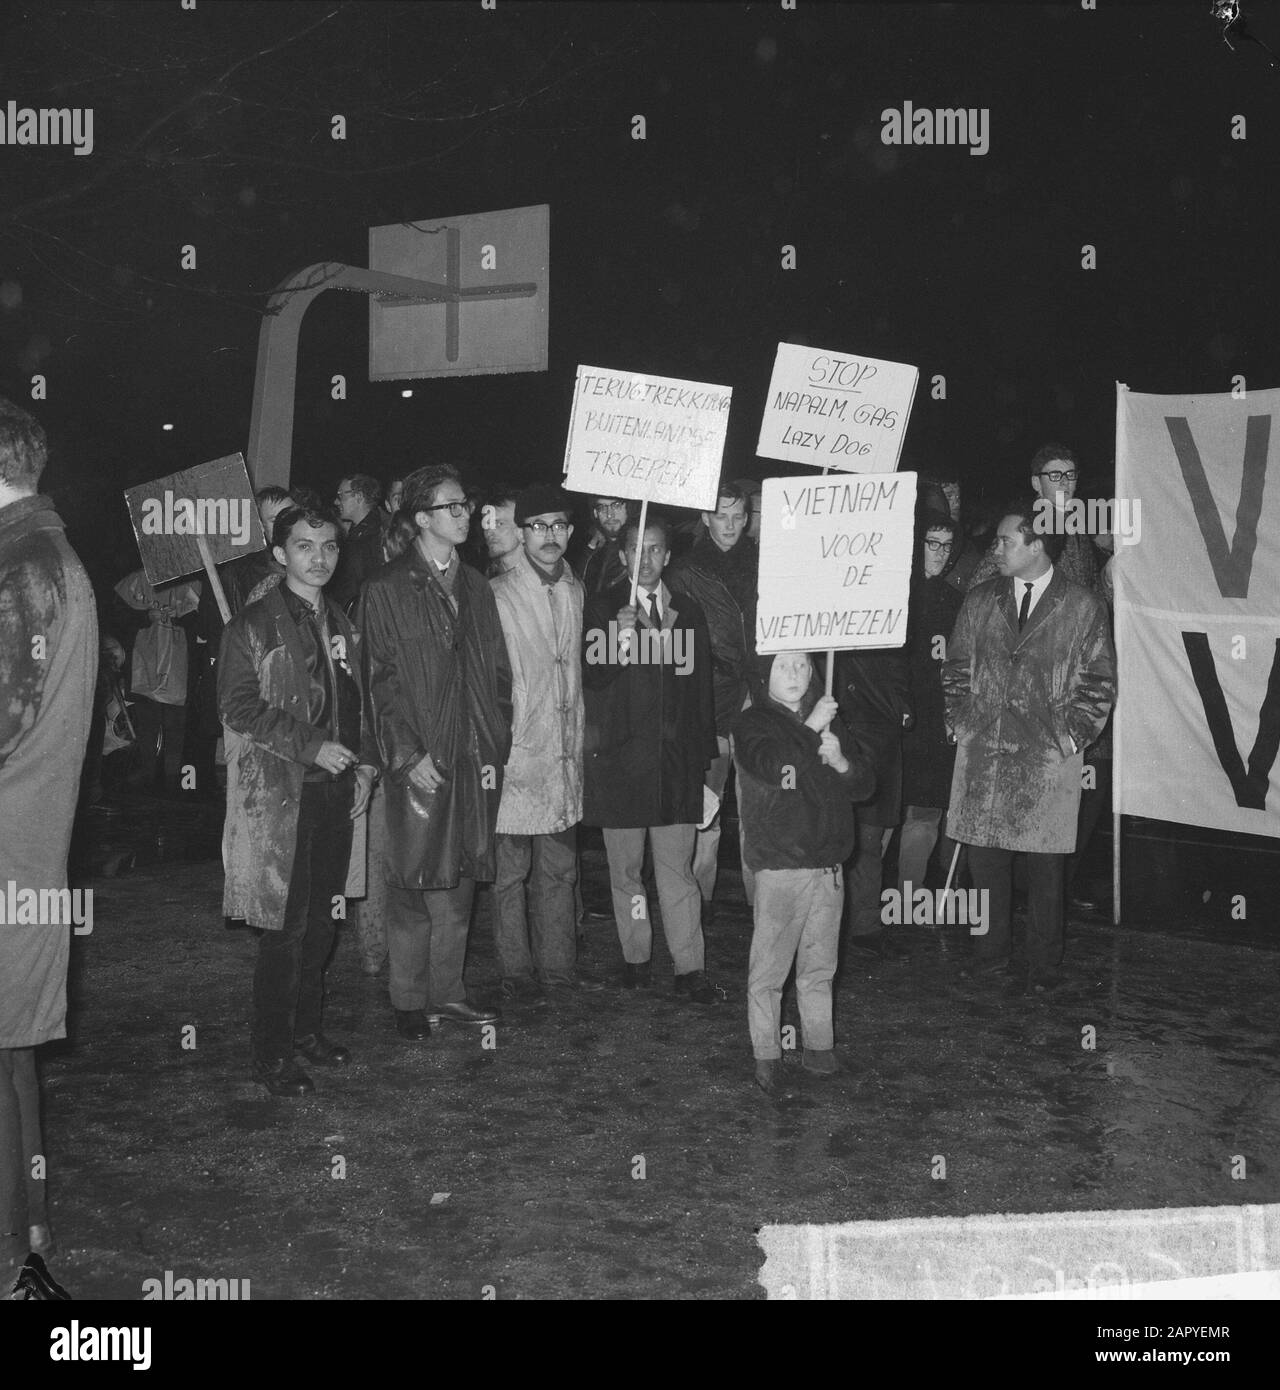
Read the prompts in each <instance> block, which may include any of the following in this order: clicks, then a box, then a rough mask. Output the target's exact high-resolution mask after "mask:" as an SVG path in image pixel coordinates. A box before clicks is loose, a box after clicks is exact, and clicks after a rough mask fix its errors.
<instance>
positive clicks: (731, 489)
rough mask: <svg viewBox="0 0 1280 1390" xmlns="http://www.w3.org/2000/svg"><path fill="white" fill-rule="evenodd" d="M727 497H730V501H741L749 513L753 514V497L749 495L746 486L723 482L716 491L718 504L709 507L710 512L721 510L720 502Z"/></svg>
mask: <svg viewBox="0 0 1280 1390" xmlns="http://www.w3.org/2000/svg"><path fill="white" fill-rule="evenodd" d="M725 497H727V498H728V499H729V501H730V503H734V502H741V503H742V505H743V506H744V507H745V508H746V509H747V515H748V516H750V515H751V498H750V497H748V496H747V490H746V488H744V487H741V486H740V485H739V484H738V483H721V484H720V487H719V490H718V491H717V492H716V504H715V506H714V507H708V508H707V511H708V513H712V514H714V513H715V512H718V511H719V510H720V502H721V500H722V499H723V498H725Z"/></svg>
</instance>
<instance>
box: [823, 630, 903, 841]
mask: <svg viewBox="0 0 1280 1390" xmlns="http://www.w3.org/2000/svg"><path fill="white" fill-rule="evenodd" d="M832 693H833V694H834V695H835V697H836V699H837V700H838V701H839V702H840V716H841V718H842V719H843V720H844V722H845V725H846V726H847V727H848V730H849V732H850V733H851V734H852V735H853V738H854V742H855V743H856V744H857V745H858V747H859V748H860V749H861V750H862V751H863V752H864V753H865V754H866V755H867V756H869V757H870V759H871V765H872V767H873V768H874V769H875V777H876V787H875V795H874V798H873V799H871V800H870V801H868V802H867V803H866V804H865V805H859V807H858V815H859V816H860V817H861V818H862V819H863V820H865V821H866V822H867V823H869V824H871V825H881V826H888V825H897V824H898V822H899V821H900V820H901V818H902V731H903V729H904V728H905V727H906V726H907V724H909V723H910V721H911V673H910V669H909V668H908V665H907V658H906V656H905V654H904V653H903V652H902V651H901V650H885V651H849V652H840V653H839V654H838V655H837V656H836V672H835V681H834V682H833V687H832Z"/></svg>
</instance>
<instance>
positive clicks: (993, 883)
mask: <svg viewBox="0 0 1280 1390" xmlns="http://www.w3.org/2000/svg"><path fill="white" fill-rule="evenodd" d="M1063 540H1064V537H1063V536H1062V535H1061V534H1055V533H1053V532H1047V533H1041V532H1039V531H1037V529H1036V513H1035V511H1034V508H1033V506H1032V504H1031V503H1029V502H1027V503H1016V504H1014V505H1012V506H1010V507H1008V508H1006V510H1005V515H1004V516H1003V517H1002V518H1001V521H1000V525H999V528H998V530H997V533H996V543H995V553H996V561H997V564H998V566H999V569H1000V575H999V577H997V578H995V579H989V580H987V581H985V582H984V583H982V584H979V585H978V586H977V587H976V588H974V589H971V590H970V591H969V593H968V594H967V595H966V596H965V600H964V603H963V605H962V606H961V609H960V615H959V617H958V618H957V619H956V625H955V629H954V631H953V632H952V635H951V642H950V645H949V649H948V654H947V661H946V664H945V666H944V667H943V672H942V684H943V691H944V694H945V698H946V705H947V728H948V732H949V733H951V734H952V735H953V736H954V737H955V739H956V741H957V745H958V746H957V750H956V765H955V772H954V774H953V776H952V782H951V807H950V811H949V813H948V822H947V824H948V832H949V833H950V835H951V837H952V838H953V839H956V840H959V841H960V842H961V843H963V844H967V845H968V846H969V868H970V872H971V873H972V875H973V882H974V887H975V888H977V889H979V890H980V891H981V890H984V889H985V890H986V891H987V893H988V914H989V915H988V930H987V932H986V933H985V935H979V936H977V938H976V943H977V944H976V948H975V965H976V968H977V969H978V970H979V971H980V972H982V973H987V972H994V971H998V970H1002V969H1004V968H1005V967H1006V966H1007V965H1008V964H1009V960H1010V930H1009V906H1010V896H1011V892H1012V881H1011V880H1012V867H1013V855H1014V854H1015V853H1023V854H1025V855H1026V856H1027V876H1028V882H1029V887H1030V895H1031V901H1030V913H1029V919H1028V926H1027V968H1028V981H1029V983H1030V984H1032V985H1043V986H1045V987H1052V985H1053V984H1054V983H1055V982H1056V981H1055V976H1054V973H1053V972H1054V970H1055V969H1056V967H1057V966H1058V965H1059V964H1060V962H1061V960H1062V948H1063V935H1062V918H1063V867H1064V864H1065V861H1066V857H1067V855H1069V854H1070V853H1071V852H1072V851H1073V850H1074V849H1075V843H1076V816H1077V811H1078V809H1079V804H1080V784H1081V769H1082V768H1083V765H1084V750H1085V748H1086V747H1087V746H1088V745H1089V744H1090V743H1091V742H1092V741H1093V740H1094V739H1095V738H1096V737H1097V735H1098V733H1099V731H1100V730H1101V729H1102V726H1103V725H1104V724H1105V723H1106V719H1107V713H1108V711H1109V710H1110V708H1111V705H1112V702H1113V700H1114V699H1115V651H1114V649H1113V647H1112V644H1111V633H1110V627H1109V624H1108V621H1107V610H1106V608H1105V606H1104V605H1103V604H1102V602H1101V601H1100V600H1099V599H1098V598H1097V597H1095V596H1094V595H1093V594H1092V593H1090V592H1089V591H1088V590H1087V589H1085V588H1083V587H1082V586H1080V585H1078V584H1075V583H1073V582H1072V581H1071V580H1069V579H1067V578H1066V577H1065V576H1064V575H1063V574H1062V573H1061V572H1060V571H1059V570H1058V569H1057V568H1056V567H1055V561H1056V559H1057V558H1058V556H1059V555H1060V554H1061V552H1062V542H1063Z"/></svg>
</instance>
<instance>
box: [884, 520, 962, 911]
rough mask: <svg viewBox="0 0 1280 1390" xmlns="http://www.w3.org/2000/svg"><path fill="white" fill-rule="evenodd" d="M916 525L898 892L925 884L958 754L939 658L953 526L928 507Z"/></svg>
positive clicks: (949, 595) (951, 618) (947, 620)
mask: <svg viewBox="0 0 1280 1390" xmlns="http://www.w3.org/2000/svg"><path fill="white" fill-rule="evenodd" d="M917 532H918V534H919V535H920V545H919V548H918V550H917V554H916V566H915V570H914V573H913V574H912V577H911V600H910V613H909V620H908V625H907V630H908V635H907V665H908V670H909V676H910V682H911V692H910V696H909V700H910V705H911V710H912V713H913V715H914V722H913V723H912V724H911V726H910V727H909V728H908V729H907V730H906V731H905V732H904V733H903V735H902V800H903V804H904V806H905V810H904V812H903V818H902V832H901V834H900V836H899V839H898V891H899V893H906V892H907V891H908V890H907V887H906V885H907V884H908V883H909V884H910V885H911V889H912V891H913V890H914V889H916V888H923V887H924V886H925V877H926V875H927V873H928V869H929V861H930V858H931V857H932V855H933V851H934V846H935V845H936V844H937V843H938V832H939V829H940V828H941V823H942V815H943V812H944V811H945V809H946V805H947V801H948V799H949V798H950V795H951V771H952V765H953V763H954V761H955V749H954V747H953V746H952V744H951V740H950V739H949V738H948V736H947V720H946V705H945V702H944V701H943V698H942V663H943V662H944V661H945V660H946V658H947V642H948V640H949V639H950V637H951V629H952V627H953V626H954V625H955V620H956V614H957V613H959V611H960V604H961V601H962V600H961V597H960V595H959V594H958V593H957V592H956V590H955V589H953V588H952V587H951V586H950V585H949V584H948V583H947V569H948V567H949V565H950V564H951V560H952V557H953V555H954V543H955V538H956V536H957V534H958V527H957V526H956V523H955V522H954V521H952V520H951V519H950V517H948V516H947V515H946V514H945V513H942V512H929V511H926V512H925V513H924V514H923V515H922V517H921V518H920V520H919V522H918V523H917ZM949 846H950V840H949V838H944V842H943V854H944V857H945V858H946V859H947V860H948V861H949V859H950V855H951V849H950V847H949ZM952 886H953V887H954V884H953V885H952ZM903 901H905V898H904V899H903Z"/></svg>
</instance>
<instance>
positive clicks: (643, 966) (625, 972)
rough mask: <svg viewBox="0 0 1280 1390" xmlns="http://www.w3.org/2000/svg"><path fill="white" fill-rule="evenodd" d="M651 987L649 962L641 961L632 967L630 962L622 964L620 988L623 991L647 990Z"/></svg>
mask: <svg viewBox="0 0 1280 1390" xmlns="http://www.w3.org/2000/svg"><path fill="white" fill-rule="evenodd" d="M652 985H653V976H652V974H651V972H650V962H649V961H647V960H642V961H640V962H639V963H638V964H636V965H633V964H632V963H631V962H630V961H623V963H622V988H623V989H649V988H651V987H652Z"/></svg>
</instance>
